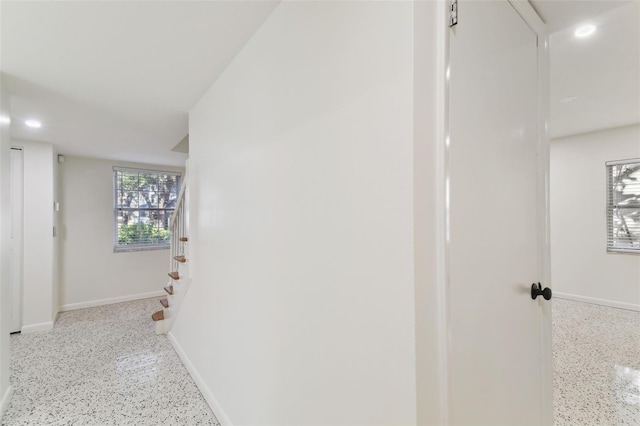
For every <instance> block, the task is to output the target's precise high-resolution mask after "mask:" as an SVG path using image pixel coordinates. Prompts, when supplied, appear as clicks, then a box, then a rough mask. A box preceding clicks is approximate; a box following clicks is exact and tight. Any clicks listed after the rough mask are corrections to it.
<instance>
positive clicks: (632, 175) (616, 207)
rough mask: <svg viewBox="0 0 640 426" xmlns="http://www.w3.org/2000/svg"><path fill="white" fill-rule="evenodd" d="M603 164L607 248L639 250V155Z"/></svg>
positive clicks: (629, 251) (618, 250) (636, 251)
mask: <svg viewBox="0 0 640 426" xmlns="http://www.w3.org/2000/svg"><path fill="white" fill-rule="evenodd" d="M606 167H607V251H610V252H628V253H640V158H636V159H633V160H623V161H609V162H607V163H606Z"/></svg>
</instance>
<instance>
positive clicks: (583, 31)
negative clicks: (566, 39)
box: [573, 24, 597, 38]
mask: <svg viewBox="0 0 640 426" xmlns="http://www.w3.org/2000/svg"><path fill="white" fill-rule="evenodd" d="M596 28H597V27H596V26H595V25H591V24H589V25H583V26H581V27H578V28H576V32H575V33H573V34H574V35H575V36H576V37H579V38H583V37H589V36H590V35H591V34H593V33H595V32H596Z"/></svg>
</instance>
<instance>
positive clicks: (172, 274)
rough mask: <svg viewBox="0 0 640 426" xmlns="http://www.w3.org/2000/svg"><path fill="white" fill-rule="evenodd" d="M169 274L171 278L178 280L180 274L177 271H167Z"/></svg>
mask: <svg viewBox="0 0 640 426" xmlns="http://www.w3.org/2000/svg"><path fill="white" fill-rule="evenodd" d="M169 276H170V277H171V278H173V279H174V280H179V279H180V274H178V271H175V272H169Z"/></svg>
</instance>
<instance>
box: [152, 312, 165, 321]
mask: <svg viewBox="0 0 640 426" xmlns="http://www.w3.org/2000/svg"><path fill="white" fill-rule="evenodd" d="M151 319H152V320H154V321H162V320H163V319H164V311H158V312H155V313H154V314H153V315H151Z"/></svg>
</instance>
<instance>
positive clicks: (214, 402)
mask: <svg viewBox="0 0 640 426" xmlns="http://www.w3.org/2000/svg"><path fill="white" fill-rule="evenodd" d="M167 338H168V339H169V342H171V344H172V345H173V348H174V349H175V351H176V353H177V354H178V357H180V359H181V360H182V363H183V364H184V366H185V367H186V368H187V371H188V372H189V374H190V375H191V377H192V378H193V381H194V382H196V386H198V389H200V393H202V396H203V397H204V399H205V401H207V404H209V407H211V411H213V414H214V415H215V416H216V418H217V419H218V421H219V422H220V423H219V424H220V425H223V426H233V423H232V422H231V419H230V418H229V416H227V413H225V411H224V410H223V409H222V406H221V405H220V402H218V399H217V398H216V397H215V395H214V394H213V392H212V391H211V389H210V388H209V386H207V384H206V382H205V381H204V379H203V378H202V376H201V375H200V373H198V370H196V367H195V366H194V365H193V363H192V362H191V360H190V359H189V357H188V356H187V353H186V352H185V351H184V349H182V346H180V343H179V342H178V340H176V338H175V336H174V335H173V333H172V332H169V333H167Z"/></svg>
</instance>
